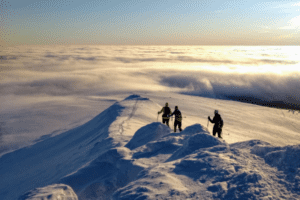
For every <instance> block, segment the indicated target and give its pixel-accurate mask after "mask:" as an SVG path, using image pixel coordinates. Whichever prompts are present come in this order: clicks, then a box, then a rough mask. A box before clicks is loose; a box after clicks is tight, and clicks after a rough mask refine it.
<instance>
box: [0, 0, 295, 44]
mask: <svg viewBox="0 0 300 200" xmlns="http://www.w3.org/2000/svg"><path fill="white" fill-rule="evenodd" d="M0 8H1V14H0V19H1V21H0V26H1V32H0V34H1V40H0V44H1V46H11V45H31V44H32V45H47V44H64V45H65V44H97V45H99V44H105V45H120V44H122V45H299V42H300V37H299V27H300V1H289V0H285V1H283V0H282V1H257V0H251V1H246V0H239V1H223V0H222V1H221V0H215V1H208V0H165V1H158V0H148V1H145V0H141V1H137V0H135V1H134V0H126V1H119V0H110V1H109V0H101V1H92V0H86V1H81V0H47V1H45V0H43V1H41V0H26V1H19V0H7V1H5V0H1V3H0Z"/></svg>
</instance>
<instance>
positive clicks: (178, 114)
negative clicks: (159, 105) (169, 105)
mask: <svg viewBox="0 0 300 200" xmlns="http://www.w3.org/2000/svg"><path fill="white" fill-rule="evenodd" d="M173 115H175V121H174V132H176V126H178V129H179V131H180V132H181V131H182V129H181V121H182V116H181V112H180V110H178V106H175V111H174V112H173V113H172V114H171V115H170V117H171V116H173Z"/></svg>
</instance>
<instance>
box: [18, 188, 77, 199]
mask: <svg viewBox="0 0 300 200" xmlns="http://www.w3.org/2000/svg"><path fill="white" fill-rule="evenodd" d="M25 199H27V200H44V199H49V200H78V198H77V195H76V194H75V192H74V191H73V190H72V188H71V187H70V186H68V185H64V184H53V185H49V186H46V187H43V188H36V189H34V190H31V191H29V192H28V193H26V194H24V195H22V196H21V197H20V198H19V199H18V200H25Z"/></svg>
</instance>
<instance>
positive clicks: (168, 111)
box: [164, 107, 171, 115]
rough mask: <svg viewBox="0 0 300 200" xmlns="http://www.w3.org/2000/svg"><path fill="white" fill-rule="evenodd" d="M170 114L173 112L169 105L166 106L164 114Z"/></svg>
mask: <svg viewBox="0 0 300 200" xmlns="http://www.w3.org/2000/svg"><path fill="white" fill-rule="evenodd" d="M169 114H171V110H170V108H169V107H165V108H164V115H169Z"/></svg>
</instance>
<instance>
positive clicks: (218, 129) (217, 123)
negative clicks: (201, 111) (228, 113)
mask: <svg viewBox="0 0 300 200" xmlns="http://www.w3.org/2000/svg"><path fill="white" fill-rule="evenodd" d="M208 120H209V121H210V122H211V123H214V124H215V125H214V128H213V136H216V133H218V137H219V138H222V137H221V134H222V127H223V120H222V118H221V115H220V114H219V113H218V111H217V110H215V116H214V118H213V120H211V119H210V116H208Z"/></svg>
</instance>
